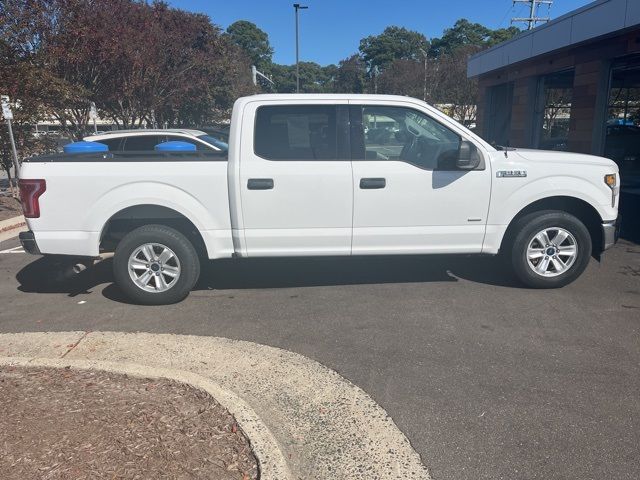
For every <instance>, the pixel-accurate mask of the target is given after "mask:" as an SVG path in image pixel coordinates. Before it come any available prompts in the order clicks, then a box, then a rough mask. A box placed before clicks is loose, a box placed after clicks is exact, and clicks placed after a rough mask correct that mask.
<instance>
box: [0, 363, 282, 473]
mask: <svg viewBox="0 0 640 480" xmlns="http://www.w3.org/2000/svg"><path fill="white" fill-rule="evenodd" d="M0 366H23V367H53V368H64V367H71V368H74V369H78V370H103V371H105V372H110V373H118V374H121V375H129V376H132V377H138V378H165V379H169V380H174V381H177V382H180V383H184V384H187V385H190V386H192V387H194V388H197V389H199V390H202V391H204V392H206V393H208V394H209V395H210V396H211V397H213V398H214V400H216V401H217V402H218V403H219V404H220V405H222V406H223V407H224V408H226V409H227V410H228V411H229V413H231V414H232V415H233V416H234V418H235V419H236V422H237V423H238V425H239V426H240V428H241V429H242V431H243V432H244V433H245V435H246V436H247V439H248V440H249V444H250V445H251V450H252V451H253V454H254V455H255V456H256V459H257V460H258V469H259V472H260V475H259V478H260V479H261V480H279V479H282V480H289V479H292V478H293V477H292V476H291V472H290V471H289V467H288V466H287V463H286V461H285V459H284V455H283V454H282V452H281V451H280V448H279V446H278V442H277V441H276V439H275V438H274V437H273V435H272V434H271V432H270V431H269V429H268V427H267V426H266V425H265V424H264V423H263V422H262V420H261V419H260V417H258V415H256V413H255V412H254V411H253V409H252V408H251V407H249V406H248V405H247V404H246V403H245V402H244V401H243V400H242V399H241V398H239V397H238V396H237V395H235V394H234V393H232V392H230V391H228V390H226V389H224V388H222V387H221V386H220V385H218V384H217V383H214V382H212V381H211V380H208V379H206V378H205V377H203V376H201V375H197V374H195V373H191V372H186V371H182V370H175V369H170V368H157V367H147V366H144V365H138V364H132V363H113V362H102V361H91V360H70V359H64V358H24V357H0Z"/></svg>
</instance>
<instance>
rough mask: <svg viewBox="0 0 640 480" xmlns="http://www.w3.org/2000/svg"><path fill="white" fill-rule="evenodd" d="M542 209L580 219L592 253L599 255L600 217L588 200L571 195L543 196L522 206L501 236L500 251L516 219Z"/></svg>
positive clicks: (512, 236)
mask: <svg viewBox="0 0 640 480" xmlns="http://www.w3.org/2000/svg"><path fill="white" fill-rule="evenodd" d="M544 210H559V211H563V212H567V213H569V214H571V215H573V216H574V217H576V218H577V219H578V220H580V221H581V222H582V223H583V224H584V225H585V226H586V227H587V230H589V235H590V236H591V243H592V255H593V256H595V257H599V255H600V253H601V252H602V249H603V245H602V242H603V239H602V217H601V216H600V214H599V213H598V211H597V210H596V209H595V208H594V207H593V205H591V204H590V203H589V202H586V201H585V200H582V199H580V198H576V197H571V196H553V197H545V198H541V199H539V200H536V201H534V202H531V203H530V204H529V205H527V206H525V207H524V208H522V209H521V210H520V211H519V212H518V213H517V214H516V215H515V216H514V217H513V218H512V219H511V221H510V222H509V225H508V227H507V229H506V231H505V234H504V236H503V237H502V242H501V243H500V251H503V249H504V248H506V247H508V245H509V243H510V242H511V241H512V240H513V238H514V235H515V227H516V225H517V224H518V221H519V220H520V219H521V218H523V217H524V216H525V215H528V214H530V213H534V212H538V211H544Z"/></svg>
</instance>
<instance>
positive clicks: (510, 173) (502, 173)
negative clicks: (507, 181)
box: [496, 170, 527, 178]
mask: <svg viewBox="0 0 640 480" xmlns="http://www.w3.org/2000/svg"><path fill="white" fill-rule="evenodd" d="M526 176H527V171H526V170H498V171H497V172H496V177H498V178H507V177H526Z"/></svg>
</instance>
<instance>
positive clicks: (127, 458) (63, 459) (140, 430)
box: [0, 367, 258, 480]
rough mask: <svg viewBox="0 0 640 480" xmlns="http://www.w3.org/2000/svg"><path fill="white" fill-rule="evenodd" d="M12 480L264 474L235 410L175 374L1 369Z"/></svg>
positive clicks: (6, 460)
mask: <svg viewBox="0 0 640 480" xmlns="http://www.w3.org/2000/svg"><path fill="white" fill-rule="evenodd" d="M0 472H1V473H0V476H1V477H2V478H3V479H6V480H8V479H20V480H26V479H36V478H37V479H63V478H64V479H85V478H86V479H89V478H91V479H94V478H109V479H122V478H127V479H134V478H136V479H137V478H145V479H146V478H154V479H156V478H172V479H173V478H180V479H182V478H184V479H187V478H189V479H192V478H208V479H216V480H231V479H233V480H243V479H244V480H249V479H256V478H257V477H258V467H257V463H256V459H255V457H254V456H253V453H252V452H251V449H250V447H249V443H248V441H247V439H246V437H245V436H244V435H243V433H242V432H241V431H240V429H239V428H238V427H237V425H236V423H235V420H234V418H233V417H232V416H231V414H229V412H227V411H226V410H225V409H224V408H223V407H222V406H220V405H219V404H218V403H217V402H216V401H215V400H214V399H213V398H211V397H210V396H209V395H208V394H206V393H204V392H201V391H199V390H197V389H195V388H192V387H190V386H187V385H184V384H181V383H178V382H173V381H170V380H156V379H154V380H151V379H139V378H132V377H128V376H126V375H117V374H112V373H106V372H95V371H82V370H74V369H69V368H67V369H48V368H23V367H0Z"/></svg>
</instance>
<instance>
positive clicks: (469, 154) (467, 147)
mask: <svg viewBox="0 0 640 480" xmlns="http://www.w3.org/2000/svg"><path fill="white" fill-rule="evenodd" d="M478 165H480V155H478V152H477V151H476V146H475V145H474V144H473V143H471V142H469V141H467V140H462V141H461V142H460V148H458V158H457V159H456V167H457V168H458V169H460V170H473V169H474V168H476V167H477V166H478Z"/></svg>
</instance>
